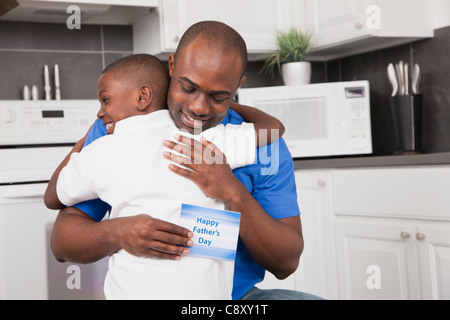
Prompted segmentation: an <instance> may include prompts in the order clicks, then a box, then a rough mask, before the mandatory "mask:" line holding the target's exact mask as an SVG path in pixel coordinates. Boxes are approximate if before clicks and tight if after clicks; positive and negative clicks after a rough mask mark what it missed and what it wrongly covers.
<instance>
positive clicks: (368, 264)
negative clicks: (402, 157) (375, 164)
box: [333, 166, 450, 299]
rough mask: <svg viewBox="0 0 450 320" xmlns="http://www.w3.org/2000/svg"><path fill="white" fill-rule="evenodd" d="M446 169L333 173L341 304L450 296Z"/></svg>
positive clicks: (449, 183)
mask: <svg viewBox="0 0 450 320" xmlns="http://www.w3.org/2000/svg"><path fill="white" fill-rule="evenodd" d="M449 175H450V166H427V167H391V168H364V169H345V170H334V171H333V182H334V184H333V188H334V189H333V211H334V213H335V215H336V220H335V231H336V234H335V235H336V253H337V266H338V278H339V296H340V298H341V299H450V275H449V272H448V271H449V270H450V210H448V208H450V206H449V204H450V201H449V200H450V199H449V197H448V190H450V189H449V187H450V179H448V178H449V177H450V176H449Z"/></svg>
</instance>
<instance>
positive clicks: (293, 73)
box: [281, 61, 311, 86]
mask: <svg viewBox="0 0 450 320" xmlns="http://www.w3.org/2000/svg"><path fill="white" fill-rule="evenodd" d="M281 71H282V73H283V81H284V84H285V85H286V86H299V85H303V84H309V83H310V82H311V63H310V62H307V61H301V62H289V63H285V64H283V65H282V66H281Z"/></svg>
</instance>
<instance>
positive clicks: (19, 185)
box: [0, 100, 102, 299]
mask: <svg viewBox="0 0 450 320" xmlns="http://www.w3.org/2000/svg"><path fill="white" fill-rule="evenodd" d="M99 107H100V104H99V102H98V101H97V100H61V101H43V100H39V101H8V100H0V299H51V298H56V299H65V298H67V299H77V298H79V297H81V298H83V299H90V298H97V297H98V292H99V291H100V292H101V291H102V290H101V288H98V287H99V286H100V287H101V284H100V285H98V284H97V283H95V281H89V282H87V283H85V284H84V286H82V287H81V288H75V289H74V288H72V287H70V286H68V285H67V283H66V282H67V281H68V280H67V279H68V277H69V276H70V274H68V270H73V268H69V267H72V266H73V264H61V263H59V262H57V261H56V259H55V258H54V257H53V254H52V253H51V250H50V247H49V237H50V234H51V228H52V225H53V222H54V219H55V218H56V216H57V214H58V212H57V211H53V210H49V209H47V208H46V207H45V205H44V203H43V195H44V192H45V189H46V187H47V183H48V181H49V179H50V177H51V175H52V174H53V172H54V170H55V169H56V167H57V166H58V165H59V164H60V162H61V161H62V160H63V159H64V157H65V156H66V155H67V154H68V153H69V152H70V151H71V149H72V147H73V145H74V144H75V143H76V142H77V141H78V140H80V139H81V138H82V137H83V136H84V135H85V134H86V132H87V131H88V130H89V128H90V126H91V125H92V124H93V123H94V121H95V120H96V118H97V112H98V110H99ZM77 267H78V268H80V269H76V268H75V270H81V271H80V272H81V277H82V279H83V278H85V279H87V278H89V279H91V278H92V274H93V273H95V272H97V270H96V269H95V267H94V266H90V265H88V266H77ZM82 284H83V283H82ZM94 286H95V287H94ZM69 287H70V288H69Z"/></svg>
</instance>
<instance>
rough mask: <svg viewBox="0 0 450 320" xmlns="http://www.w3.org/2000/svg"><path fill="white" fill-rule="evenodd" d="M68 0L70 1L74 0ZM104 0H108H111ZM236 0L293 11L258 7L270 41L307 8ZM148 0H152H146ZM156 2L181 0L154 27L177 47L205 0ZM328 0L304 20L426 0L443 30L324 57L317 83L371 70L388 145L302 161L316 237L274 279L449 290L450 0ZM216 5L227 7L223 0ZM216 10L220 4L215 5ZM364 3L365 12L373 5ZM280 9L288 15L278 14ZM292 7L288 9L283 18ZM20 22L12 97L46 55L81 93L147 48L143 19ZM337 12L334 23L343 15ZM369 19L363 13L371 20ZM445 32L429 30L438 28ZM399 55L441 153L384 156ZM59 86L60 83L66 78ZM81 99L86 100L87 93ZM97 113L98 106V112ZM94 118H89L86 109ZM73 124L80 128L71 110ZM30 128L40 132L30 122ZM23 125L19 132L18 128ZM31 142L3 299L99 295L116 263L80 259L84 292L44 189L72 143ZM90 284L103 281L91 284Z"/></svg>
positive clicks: (354, 288)
mask: <svg viewBox="0 0 450 320" xmlns="http://www.w3.org/2000/svg"><path fill="white" fill-rule="evenodd" d="M61 1H62V2H64V3H65V5H67V4H68V3H69V1H63V0H61ZM88 1H94V0H88ZM95 1H97V2H105V3H106V2H107V1H108V0H104V1H103V0H95ZM204 1H205V2H209V1H210V0H198V3H203V4H204V3H205V2H204ZM235 1H236V2H239V8H241V10H237V9H236V7H237V5H236V6H230V3H229V2H226V3H225V2H223V1H220V5H223V6H224V8H225V7H228V9H229V11H225V10H222V11H224V12H227V14H226V15H227V17H233V18H235V16H239V17H240V19H241V20H245V21H247V12H248V10H247V11H246V10H242V7H243V6H247V9H249V10H250V9H252V6H254V7H256V6H260V7H259V8H260V9H263V8H265V9H267V8H266V7H263V4H261V3H264V4H265V5H266V6H268V5H270V4H271V5H273V7H271V8H277V10H278V11H279V13H280V14H279V15H275V14H274V13H273V12H272V11H271V10H255V12H258V13H259V15H257V14H255V15H254V16H253V17H252V18H254V19H255V20H253V19H252V20H251V21H250V22H249V24H250V25H247V24H245V27H247V31H249V33H252V31H253V30H255V29H257V30H258V34H257V36H258V37H257V38H258V39H262V40H261V41H260V42H261V43H263V44H267V43H268V40H267V39H268V37H264V33H266V34H267V33H268V32H269V31H266V30H268V29H270V28H269V27H268V29H267V28H265V27H266V26H271V28H272V27H273V26H274V25H277V24H276V23H278V22H280V21H279V20H282V21H284V20H286V21H288V22H289V24H291V23H296V22H297V21H299V20H298V19H297V12H299V11H297V10H293V9H292V8H294V7H295V6H296V5H298V3H300V1H297V0H289V1H288V0H265V1H261V0H258V1H256V0H253V1H250V0H244V1H238V0H235ZM422 1H423V2H422ZM35 2H38V1H36V0H35ZM136 2H140V1H138V0H135V1H133V3H136ZM144 2H145V4H149V3H151V2H152V3H159V4H164V3H165V4H168V3H169V4H174V3H176V4H177V7H176V9H179V10H178V11H177V10H168V9H174V8H173V7H171V6H168V7H163V8H161V11H160V12H163V13H164V9H166V11H165V13H166V14H168V12H170V13H171V14H172V15H171V16H170V17H171V18H172V20H171V21H169V23H167V25H165V28H166V30H165V31H166V33H164V35H161V34H160V32H159V30H156V29H151V31H154V32H153V36H154V37H155V38H152V40H154V41H153V42H155V43H157V44H159V41H158V39H157V37H158V36H161V37H162V39H163V40H164V41H166V42H167V43H165V45H166V46H165V47H164V48H162V49H164V50H161V52H163V53H164V54H165V53H167V51H169V50H172V47H170V45H172V46H173V45H174V43H176V42H177V41H178V40H176V39H177V38H178V34H176V33H175V31H174V30H176V29H177V27H176V25H177V23H179V24H180V25H182V23H185V22H186V21H184V20H186V19H184V20H183V19H176V18H177V12H178V13H179V12H182V13H186V16H187V17H190V18H192V19H194V18H195V17H196V15H197V10H191V11H188V10H187V9H188V8H187V7H186V3H187V2H185V1H182V0H170V1H169V0H166V1H162V2H159V1H157V0H141V2H140V3H144ZM307 2H311V3H312V2H315V1H312V0H311V1H307ZM320 2H322V3H326V5H324V6H323V7H322V9H323V10H318V11H317V12H315V11H308V12H309V14H308V15H305V17H306V18H305V20H307V18H308V17H309V16H313V17H314V15H316V16H317V17H315V18H318V19H319V18H325V20H326V19H327V18H329V17H328V15H332V13H334V12H333V10H330V8H329V7H330V6H335V8H338V6H339V3H340V4H342V3H344V4H345V5H344V6H342V7H344V8H343V10H342V13H343V14H344V15H345V14H347V15H348V13H349V12H352V10H353V9H354V7H355V6H356V4H358V5H360V4H361V3H365V4H367V3H369V2H370V3H375V2H376V3H384V4H385V5H386V4H387V3H388V6H387V8H388V9H389V10H388V11H389V12H390V13H395V14H394V15H393V16H394V18H395V19H393V20H394V21H395V22H397V19H399V20H400V23H401V22H403V20H402V18H404V17H403V16H402V15H401V14H400V11H397V10H399V9H398V8H399V7H401V8H402V9H404V8H405V6H406V3H408V8H409V9H412V8H413V6H414V8H415V9H416V10H415V13H417V14H418V17H420V19H422V20H423V21H427V22H429V21H431V22H432V23H431V26H428V24H426V25H427V28H428V27H430V28H429V30H434V36H433V37H430V38H426V39H423V37H422V39H423V40H420V41H414V42H410V43H407V44H403V45H398V46H393V47H390V48H387V49H382V50H372V51H370V52H368V53H364V54H354V55H346V56H345V58H339V59H334V60H327V61H326V62H324V61H321V62H317V61H315V62H313V63H312V66H313V72H312V79H311V82H312V83H321V82H335V81H352V80H368V81H369V82H370V85H371V92H370V93H371V118H372V137H373V138H372V139H373V149H374V153H373V155H383V156H382V157H370V156H351V157H349V158H344V159H341V158H337V159H336V158H332V159H325V160H324V159H319V160H318V159H313V160H299V161H295V163H294V167H295V172H294V174H295V179H296V183H297V188H298V195H299V205H300V206H301V211H302V226H303V235H304V238H305V239H306V242H305V243H307V245H306V246H305V251H304V253H303V254H302V261H301V266H300V267H299V269H298V271H297V272H296V273H295V274H294V275H292V276H291V277H289V278H288V279H286V280H284V281H282V282H278V281H277V282H275V285H273V284H274V283H273V282H270V281H269V282H268V283H267V284H266V285H267V286H268V287H267V288H274V287H276V288H288V289H289V288H290V289H294V288H295V289H299V288H300V289H301V290H304V291H307V292H310V293H315V294H318V295H320V296H323V297H326V298H330V299H334V298H338V299H352V298H356V299H361V298H362V299H366V298H369V299H431V298H432V299H449V297H450V276H449V273H448V272H446V270H448V269H449V266H450V259H449V257H450V216H449V212H450V199H449V197H448V190H449V189H450V166H449V165H448V164H449V163H450V126H448V123H449V120H450V119H449V117H450V114H449V113H450V111H448V109H449V107H450V84H449V83H448V81H447V79H448V77H449V75H450V70H449V69H450V65H449V64H448V52H449V49H450V48H449V46H450V2H449V1H448V0H426V2H425V0H415V1H411V0H410V1H406V0H396V1H389V2H388V1H382V0H370V1H369V0H367V1H365V2H363V0H341V1H340V2H337V1H335V0H333V1H331V0H323V1H320ZM5 3H7V2H6V1H3V0H2V1H1V2H0V9H1V5H3V4H5ZM124 3H125V1H124ZM130 3H131V2H130ZM275 3H276V4H277V6H275V5H274V4H275ZM286 3H289V4H290V5H287V4H286ZM336 3H338V4H336ZM424 3H425V4H424ZM280 4H282V5H280ZM349 4H352V5H349ZM215 5H217V6H219V1H217V3H215ZM419 5H421V6H419ZM424 6H425V7H427V8H431V9H430V11H431V17H426V14H425V13H424V12H423V11H424V10H419V9H418V8H417V7H421V8H423V7H424ZM200 7H202V8H203V7H204V6H200ZM230 7H231V9H230ZM194 9H196V8H194ZM222 9H223V8H222ZM257 9H258V8H257ZM339 9H342V8H339ZM120 10H121V9H120ZM137 10H138V11H139V10H140V9H137ZM214 10H216V11H217V8H216V6H215V7H214ZM212 11H213V10H210V11H209V14H211V13H213V12H212ZM259 11H261V12H259ZM263 11H265V12H266V14H267V15H266V16H265V15H264V14H263ZM286 11H288V12H286ZM411 11H412V10H411ZM0 12H1V10H0ZM146 12H147V13H148V11H146ZM311 12H312V13H311ZM330 12H331V13H330ZM139 13H141V12H139ZM149 13H151V14H155V13H157V10H150V11H149ZM362 13H363V15H364V14H365V10H364V11H362ZM408 13H409V11H408ZM274 16H276V17H277V19H278V20H277V19H272V20H273V21H271V20H270V18H273V17H274ZM165 17H167V15H166V16H165ZM182 17H185V16H183V15H182ZM286 17H287V18H289V19H283V18H286ZM331 18H333V17H331ZM420 19H417V18H416V19H410V20H412V21H413V22H414V23H413V25H417V24H419V25H420V23H421V22H423V21H422V20H420ZM427 19H428V20H427ZM167 20H170V19H167ZM237 20H239V19H237ZM275 20H276V21H275ZM20 21H22V22H16V21H14V22H12V21H6V20H1V18H0V100H19V99H21V91H22V88H23V86H24V85H28V86H30V87H31V86H32V85H37V86H38V88H39V92H40V98H41V99H42V98H43V91H44V90H43V82H44V81H43V78H44V68H43V66H44V65H46V64H47V65H49V67H50V68H51V73H53V70H52V69H53V65H54V64H58V65H59V69H60V77H61V90H62V99H64V100H66V102H70V101H71V100H70V99H96V84H97V79H98V77H99V74H100V73H101V71H102V70H103V68H104V67H105V66H106V65H108V64H109V63H111V62H113V61H114V60H116V59H118V58H120V57H122V56H126V55H129V54H132V53H133V51H134V49H135V48H133V29H132V27H131V26H130V25H120V26H117V25H106V23H107V22H98V23H96V24H95V25H88V24H83V23H82V25H81V27H82V28H81V29H80V30H78V29H74V30H69V29H68V28H67V26H66V24H65V23H64V22H62V23H47V22H41V23H38V22H25V21H28V20H26V19H22V20H20ZM114 22H116V20H114ZM328 22H329V20H328ZM416 22H417V23H416ZM271 23H272V24H271ZM331 25H332V28H331V29H333V30H332V33H334V31H335V28H336V25H334V26H333V23H331ZM356 25H357V24H356ZM356 25H355V24H353V26H355V27H356V28H358V27H357V26H356ZM153 27H154V25H153ZM422 27H423V26H422ZM410 28H411V25H409V29H410ZM386 29H389V28H386ZM419 29H420V28H419ZM146 30H148V29H146ZM270 30H272V29H270ZM427 30H428V29H427ZM416 31H417V30H416ZM419 31H420V30H419ZM432 33H433V32H430V34H428V33H427V34H428V35H427V36H428V37H429V36H431V34H432ZM143 34H145V32H144V33H143ZM420 34H421V33H420V32H419V35H417V37H420ZM163 36H164V37H163ZM261 36H262V37H261ZM392 36H393V35H392V34H391V35H390V37H392ZM413 36H415V35H414V34H413ZM386 38H389V35H388V36H386ZM382 40H383V41H385V40H387V39H382ZM142 43H146V42H145V41H144V42H141V43H139V42H138V43H137V44H136V45H135V46H139V45H141V44H142ZM261 43H258V45H260V44H261ZM153 44H154V43H153ZM264 48H266V46H264ZM264 52H266V51H264ZM342 56H343V55H342ZM400 60H403V61H405V62H408V63H409V65H411V66H412V65H413V64H415V63H418V64H419V65H420V67H421V70H422V81H421V86H420V91H421V92H422V93H423V96H424V114H423V146H424V149H425V151H427V152H428V153H431V154H428V155H408V156H384V155H391V154H393V153H394V152H395V149H396V148H395V145H394V141H395V139H394V132H393V129H392V127H393V123H392V118H391V117H392V116H391V112H390V111H391V110H390V106H389V96H390V94H391V90H392V89H391V86H390V84H389V81H388V78H387V74H386V68H387V66H388V64H389V63H391V62H392V63H397V62H399V61H400ZM262 65H263V61H251V62H249V64H248V69H247V70H246V76H247V81H246V82H245V84H244V86H243V87H245V88H249V87H264V86H278V85H283V81H282V79H281V77H279V76H276V77H275V78H274V79H272V78H271V76H267V75H260V74H259V70H260V68H261V67H262ZM50 81H53V77H51V78H50ZM51 85H52V87H53V83H51ZM77 109H81V107H79V106H77ZM91 109H94V108H91ZM8 116H10V119H11V115H10V114H9V113H8V112H4V113H1V114H0V117H1V118H0V120H2V119H3V120H5V119H6V120H8ZM88 116H89V119H90V118H91V117H92V115H88ZM6 120H5V121H4V122H1V123H0V138H5V137H6V138H7V135H6V134H5V135H4V134H3V132H6V131H7V130H8V128H11V127H8V124H7V125H6V126H3V125H4V124H3V123H7V122H8V121H6ZM57 120H60V119H55V122H54V123H58V122H57ZM81 120H85V119H83V118H82V117H81ZM85 122H86V123H87V121H85ZM37 126H39V123H38V124H37ZM63 126H64V130H67V127H68V126H67V125H64V122H63ZM55 127H57V126H55ZM74 127H76V126H74ZM5 128H6V130H4V131H1V129H5ZM57 129H58V128H57ZM30 131H31V130H30ZM30 131H28V133H27V134H28V135H31V134H29V132H30ZM11 132H12V133H13V134H14V133H15V132H14V130H11ZM55 132H57V131H55ZM8 133H9V132H8ZM33 133H34V132H33ZM44 133H45V132H44ZM53 136H59V135H53ZM53 136H52V135H50V138H51V140H53V139H55V138H54V137H53ZM77 137H78V136H77ZM42 139H43V138H42ZM22 141H25V142H26V140H22ZM25 142H22V143H19V146H17V147H16V146H13V147H8V146H6V147H5V146H3V147H2V148H0V159H1V160H0V178H1V179H3V180H1V179H0V271H1V272H0V299H5V298H6V299H14V298H18V299H23V298H24V297H25V298H31V299H36V298H38V299H46V298H48V299H55V298H56V299H65V298H69V299H74V298H79V297H81V298H84V299H90V298H97V294H98V293H101V291H102V290H101V287H102V285H101V283H102V281H103V279H104V274H101V272H104V270H105V268H104V267H100V268H98V267H96V266H94V265H95V264H93V265H91V264H88V265H83V266H81V267H82V268H90V269H81V273H82V274H83V279H84V280H83V281H86V282H83V290H84V291H83V292H76V290H72V289H70V288H69V287H68V285H67V282H66V281H67V280H68V272H67V271H68V269H67V268H68V266H67V264H69V266H70V265H71V264H70V263H67V264H60V263H57V262H56V260H55V259H54V257H53V254H52V253H51V250H50V249H49V246H48V239H49V235H50V233H51V227H52V221H53V220H54V217H55V213H54V212H53V211H50V210H48V209H47V208H45V206H44V204H43V201H42V198H41V196H42V195H43V193H44V190H45V188H46V181H47V180H46V179H48V177H49V176H50V174H51V173H52V172H53V170H54V168H55V167H56V166H57V164H58V163H59V161H60V160H59V159H63V157H64V156H65V155H66V154H67V153H68V152H69V151H68V150H70V148H71V146H70V145H65V144H63V145H58V144H55V145H50V146H49V145H46V144H44V145H40V146H38V147H36V148H33V147H30V145H28V144H27V143H25ZM418 181H420V183H417V182H418ZM24 221H27V222H28V223H23V222H24ZM23 239H27V240H28V241H23ZM18 253H23V254H18ZM106 261H107V260H106ZM373 266H379V267H380V269H379V270H382V277H381V278H380V279H381V280H382V281H381V287H380V288H379V289H377V290H372V289H373V288H369V286H368V285H367V283H368V282H367V280H368V276H369V274H368V272H367V270H368V269H367V267H373ZM268 276H269V277H270V274H268ZM369 278H371V276H370V277H369ZM269 280H270V278H269ZM97 281H99V282H97ZM87 283H90V284H91V286H87V285H86V284H87ZM69 289H70V290H69ZM91 289H92V292H90V291H89V290H91ZM66 295H67V296H66ZM91 295H92V296H91ZM99 298H101V296H100V297H99Z"/></svg>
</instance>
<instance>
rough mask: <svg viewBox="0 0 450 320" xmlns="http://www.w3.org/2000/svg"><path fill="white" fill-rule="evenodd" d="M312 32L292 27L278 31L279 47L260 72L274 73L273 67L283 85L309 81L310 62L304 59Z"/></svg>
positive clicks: (309, 45) (300, 83) (309, 46)
mask: <svg viewBox="0 0 450 320" xmlns="http://www.w3.org/2000/svg"><path fill="white" fill-rule="evenodd" d="M311 38H312V34H310V33H307V32H302V31H300V30H297V29H295V28H292V29H291V30H290V31H289V32H283V31H278V32H277V43H278V46H279V48H280V50H279V51H278V52H275V53H273V54H272V55H271V56H270V57H269V58H268V59H267V60H266V61H265V63H264V65H263V67H262V68H261V71H260V73H268V74H272V77H273V76H274V75H275V69H276V68H277V69H278V72H279V73H280V74H281V75H282V77H283V81H284V84H285V85H288V86H289V85H302V84H308V83H309V82H310V81H311V63H310V62H307V61H305V59H306V56H307V54H308V52H309V50H310V48H311Z"/></svg>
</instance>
